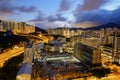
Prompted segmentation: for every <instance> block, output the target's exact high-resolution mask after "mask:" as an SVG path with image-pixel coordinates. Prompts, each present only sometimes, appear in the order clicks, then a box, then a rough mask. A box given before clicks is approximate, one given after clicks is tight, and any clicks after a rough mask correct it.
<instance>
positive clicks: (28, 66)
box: [17, 62, 32, 75]
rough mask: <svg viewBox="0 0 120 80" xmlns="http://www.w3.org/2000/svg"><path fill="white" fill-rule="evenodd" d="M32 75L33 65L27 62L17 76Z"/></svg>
mask: <svg viewBox="0 0 120 80" xmlns="http://www.w3.org/2000/svg"><path fill="white" fill-rule="evenodd" d="M31 73H32V64H29V63H27V62H25V63H23V65H22V66H21V68H20V69H19V71H18V73H17V75H21V74H31Z"/></svg>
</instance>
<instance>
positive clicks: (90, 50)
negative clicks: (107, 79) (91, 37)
mask: <svg viewBox="0 0 120 80" xmlns="http://www.w3.org/2000/svg"><path fill="white" fill-rule="evenodd" d="M74 56H75V57H77V58H78V59H79V60H80V61H81V62H83V63H85V64H86V65H88V66H94V65H97V64H101V61H100V59H101V50H99V49H97V48H94V47H90V46H87V45H84V44H80V43H79V44H75V48H74Z"/></svg>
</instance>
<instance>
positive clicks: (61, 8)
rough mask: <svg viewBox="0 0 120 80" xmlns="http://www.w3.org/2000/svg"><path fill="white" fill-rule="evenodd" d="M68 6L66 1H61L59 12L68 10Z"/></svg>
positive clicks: (68, 3)
mask: <svg viewBox="0 0 120 80" xmlns="http://www.w3.org/2000/svg"><path fill="white" fill-rule="evenodd" d="M70 6H71V3H70V2H68V1H67V0H62V1H61V3H60V7H59V12H61V11H67V10H69V9H70Z"/></svg>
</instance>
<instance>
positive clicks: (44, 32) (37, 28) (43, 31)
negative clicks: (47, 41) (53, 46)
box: [35, 27, 47, 34]
mask: <svg viewBox="0 0 120 80" xmlns="http://www.w3.org/2000/svg"><path fill="white" fill-rule="evenodd" d="M35 32H41V33H43V34H46V33H47V31H46V30H44V29H41V28H39V27H35Z"/></svg>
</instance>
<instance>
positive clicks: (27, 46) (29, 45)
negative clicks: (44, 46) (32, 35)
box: [25, 42, 33, 48]
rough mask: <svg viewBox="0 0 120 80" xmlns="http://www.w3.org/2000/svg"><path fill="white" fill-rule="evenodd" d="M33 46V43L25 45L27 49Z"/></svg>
mask: <svg viewBox="0 0 120 80" xmlns="http://www.w3.org/2000/svg"><path fill="white" fill-rule="evenodd" d="M32 46H33V42H27V43H25V47H26V48H31V47H32Z"/></svg>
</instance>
